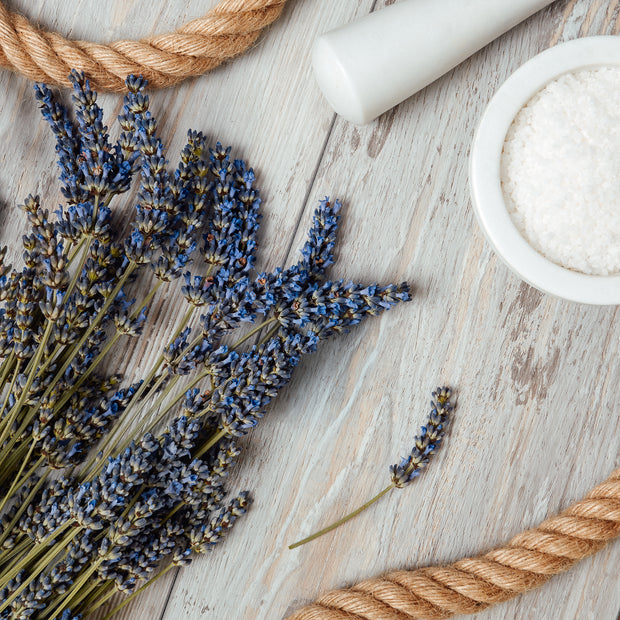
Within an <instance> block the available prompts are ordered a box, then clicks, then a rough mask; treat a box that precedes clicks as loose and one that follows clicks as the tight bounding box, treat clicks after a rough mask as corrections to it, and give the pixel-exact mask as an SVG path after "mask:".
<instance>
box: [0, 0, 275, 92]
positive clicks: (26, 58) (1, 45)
mask: <svg viewBox="0 0 620 620" xmlns="http://www.w3.org/2000/svg"><path fill="white" fill-rule="evenodd" d="M285 3H286V0H221V1H220V2H219V3H218V4H217V5H216V6H215V7H213V8H212V9H211V10H210V11H209V12H208V13H206V15H204V16H202V17H199V18H198V19H195V20H193V21H191V22H189V23H187V24H185V25H184V26H182V27H181V28H179V29H178V30H177V31H175V32H171V33H167V34H161V35H156V36H153V37H149V38H146V39H142V40H140V41H127V40H121V41H115V42H114V43H110V44H109V45H101V44H98V43H89V42H87V41H70V40H68V39H65V38H64V37H62V36H61V35H59V34H57V33H54V32H46V31H44V30H41V29H40V28H37V27H35V26H33V25H32V24H31V23H30V22H29V21H28V20H27V19H26V18H25V17H23V16H22V15H19V14H18V13H13V12H11V11H9V10H8V9H7V8H6V7H5V6H4V5H3V4H2V3H0V65H2V66H4V67H7V68H9V69H11V70H13V71H16V72H18V73H21V74H23V75H25V76H26V77H29V78H30V79H31V80H36V81H38V82H46V83H47V84H59V85H62V86H68V85H69V81H68V80H67V76H68V75H69V72H70V71H71V69H78V70H82V71H84V73H86V75H87V76H88V77H89V78H90V81H91V85H92V86H93V87H94V88H95V89H97V90H112V91H123V90H125V84H124V81H125V78H126V77H127V76H128V75H129V74H130V73H134V74H136V75H139V74H141V75H143V76H144V77H145V78H147V79H148V81H149V85H150V86H151V87H153V88H162V87H167V86H172V85H173V84H176V83H178V82H181V81H182V80H184V79H186V78H188V77H191V76H195V75H200V74H202V73H206V72H207V71H210V70H211V69H213V68H214V67H216V66H218V65H219V64H221V63H222V62H224V61H225V60H228V59H229V58H232V57H233V56H236V55H238V54H241V53H242V52H244V51H245V50H246V49H247V48H248V47H250V45H252V43H254V41H256V39H257V38H258V35H259V34H260V32H261V30H262V29H263V28H265V27H266V26H268V25H269V24H271V23H272V22H273V21H275V20H276V19H277V18H278V17H279V15H280V13H281V12H282V9H283V8H284V4H285Z"/></svg>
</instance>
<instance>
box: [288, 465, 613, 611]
mask: <svg viewBox="0 0 620 620" xmlns="http://www.w3.org/2000/svg"><path fill="white" fill-rule="evenodd" d="M619 535H620V469H617V470H616V471H614V472H613V473H612V474H611V476H610V477H609V478H608V479H607V480H606V481H605V482H603V483H602V484H600V485H599V486H597V487H596V488H594V489H593V490H592V491H591V492H590V493H589V494H588V495H587V496H586V497H585V498H584V499H582V500H581V501H579V502H577V503H575V504H573V505H572V506H570V507H569V508H568V509H566V510H565V511H564V512H562V513H561V514H559V515H558V516H555V517H552V518H550V519H547V520H546V521H543V522H542V523H541V524H540V525H539V526H538V527H537V528H535V529H532V530H528V531H526V532H523V533H521V534H518V535H517V536H515V537H514V538H513V539H512V540H511V541H510V542H509V543H508V544H507V545H505V546H503V547H500V548H498V549H494V550H492V551H490V552H489V553H486V554H485V555H480V556H478V557H475V558H467V559H464V560H459V561H458V562H455V563H454V564H450V565H448V566H433V567H429V568H420V569H417V570H412V571H404V570H401V571H394V572H391V573H388V574H387V575H385V576H383V577H380V578H378V579H368V580H366V581H362V582H360V583H358V584H356V585H354V586H353V587H351V588H347V589H342V590H334V591H333V592H329V593H327V594H325V595H323V596H321V597H320V598H319V599H318V600H317V601H316V602H315V603H314V604H312V605H310V606H308V607H304V608H303V609H300V610H298V611H297V612H295V613H294V614H293V615H292V616H289V618H288V620H412V619H416V620H417V619H419V620H437V619H439V618H449V617H451V616H453V615H456V614H473V613H476V612H479V611H482V610H483V609H486V608H487V607H490V606H491V605H494V604H496V603H501V602H503V601H507V600H509V599H511V598H513V597H515V596H518V595H519V594H521V593H523V592H526V591H527V590H531V589H532V588H536V587H538V586H540V585H542V584H543V583H545V582H546V581H547V580H548V579H549V578H550V577H551V576H552V575H555V574H557V573H561V572H564V571H565V570H567V569H569V568H570V567H571V566H573V565H574V564H576V563H577V562H578V561H579V560H581V559H583V558H585V557H588V556H590V555H592V554H593V553H596V552H597V551H599V550H600V549H602V548H603V547H604V546H605V545H606V544H607V543H608V542H610V541H611V540H613V539H614V538H616V537H617V536H619Z"/></svg>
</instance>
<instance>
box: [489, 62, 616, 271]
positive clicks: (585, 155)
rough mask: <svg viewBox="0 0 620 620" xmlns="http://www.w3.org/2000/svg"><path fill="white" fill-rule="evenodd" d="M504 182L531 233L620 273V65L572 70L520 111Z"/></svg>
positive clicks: (587, 264) (548, 248) (545, 249)
mask: <svg viewBox="0 0 620 620" xmlns="http://www.w3.org/2000/svg"><path fill="white" fill-rule="evenodd" d="M501 178H502V188H503V191H504V197H505V201H506V205H507V207H508V210H509V212H510V214H511V217H512V219H513V221H514V223H515V225H516V227H517V228H518V229H519V231H520V232H521V234H522V235H523V236H524V237H525V239H526V240H527V241H528V242H529V243H530V245H532V246H533V247H534V248H535V249H536V250H538V251H539V252H541V253H542V254H543V255H544V256H546V257H547V258H548V259H550V260H552V261H554V262H555V263H557V264H559V265H562V266H563V267H568V268H570V269H573V270H576V271H580V272H583V273H588V274H598V275H608V274H614V273H620V67H601V68H596V69H588V70H581V71H577V72H575V73H568V74H565V75H562V76H561V77H559V78H557V79H556V80H554V81H553V82H551V83H549V84H548V85H547V86H546V87H545V88H544V89H543V90H541V91H540V92H539V93H538V94H536V95H535V96H534V97H533V98H532V99H531V100H530V101H529V102H528V103H527V105H525V106H524V107H523V108H522V109H521V110H520V111H519V113H518V114H517V116H516V117H515V119H514V121H513V123H512V125H511V127H510V129H509V131H508V134H507V136H506V140H505V143H504V150H503V154H502V159H501Z"/></svg>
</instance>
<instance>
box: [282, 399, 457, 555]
mask: <svg viewBox="0 0 620 620" xmlns="http://www.w3.org/2000/svg"><path fill="white" fill-rule="evenodd" d="M451 395H452V391H451V390H450V388H448V387H441V388H437V390H436V391H435V392H433V400H431V412H430V414H429V417H428V422H427V423H426V426H423V427H422V432H421V433H420V435H419V436H417V437H416V438H415V443H414V446H413V449H412V450H411V452H410V453H409V455H408V456H407V457H405V458H404V459H402V460H401V462H400V463H399V464H398V465H392V466H391V467H390V471H391V472H392V476H391V478H392V482H391V483H390V484H389V485H388V486H387V487H385V489H383V490H382V491H381V492H379V493H377V495H375V496H374V497H373V498H372V499H370V500H368V501H367V502H366V503H365V504H363V505H362V506H360V507H359V508H358V509H357V510H354V511H353V512H350V513H349V514H348V515H346V516H345V517H342V519H338V521H336V522H335V523H332V524H331V525H328V526H327V527H325V528H323V529H322V530H319V531H318V532H315V533H314V534H311V535H310V536H307V537H306V538H303V539H302V540H298V541H297V542H296V543H293V544H292V545H289V547H288V548H289V549H295V547H301V545H305V544H306V543H309V542H310V541H312V540H314V539H315V538H318V537H319V536H323V534H327V533H328V532H331V531H332V530H335V529H336V528H337V527H340V526H341V525H342V524H343V523H346V522H347V521H350V520H351V519H353V517H356V516H357V515H359V514H360V513H361V512H363V511H364V510H366V508H368V507H369V506H372V505H373V504H374V503H375V502H376V501H378V500H379V499H381V498H382V497H383V496H384V495H386V494H387V493H389V492H390V491H391V490H392V489H402V488H403V487H405V486H407V485H408V484H409V483H410V482H411V481H412V480H414V479H415V478H417V477H418V476H419V475H420V474H421V473H422V470H423V469H424V468H425V467H426V466H427V465H428V463H429V460H430V457H431V456H432V455H433V454H434V453H435V452H436V451H437V449H438V448H439V445H440V444H441V441H442V439H443V438H444V435H445V434H446V427H447V425H448V422H449V421H450V420H449V418H450V415H451V414H452V411H453V410H454V407H453V406H452V405H451V404H450V402H449V399H450V396H451Z"/></svg>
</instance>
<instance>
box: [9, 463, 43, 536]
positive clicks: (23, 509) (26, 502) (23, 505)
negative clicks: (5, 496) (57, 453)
mask: <svg viewBox="0 0 620 620" xmlns="http://www.w3.org/2000/svg"><path fill="white" fill-rule="evenodd" d="M46 479H47V472H46V474H45V475H43V476H41V477H40V478H39V480H38V481H37V483H36V484H35V485H34V486H33V487H32V490H31V491H30V493H28V496H27V497H26V499H25V500H24V501H23V502H22V503H21V505H20V506H19V508H18V509H17V512H16V513H15V516H14V517H13V519H12V520H11V522H10V523H9V524H8V525H7V526H6V527H5V528H4V531H3V532H2V534H0V548H2V545H3V544H4V541H5V540H6V539H7V538H8V537H9V536H10V535H11V533H12V531H13V528H14V527H15V526H16V525H17V524H18V522H19V520H20V519H21V517H22V515H23V514H24V512H26V509H27V508H28V506H29V505H30V502H31V501H32V500H33V498H34V496H35V495H36V494H37V493H38V491H39V489H40V488H41V487H42V486H43V484H45V481H46Z"/></svg>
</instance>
